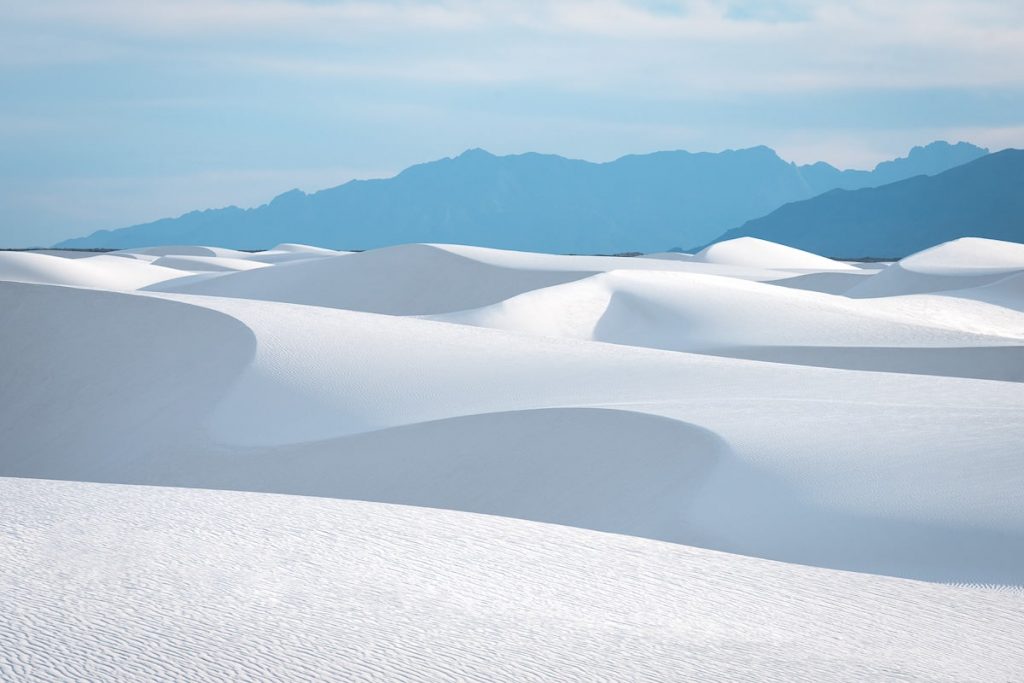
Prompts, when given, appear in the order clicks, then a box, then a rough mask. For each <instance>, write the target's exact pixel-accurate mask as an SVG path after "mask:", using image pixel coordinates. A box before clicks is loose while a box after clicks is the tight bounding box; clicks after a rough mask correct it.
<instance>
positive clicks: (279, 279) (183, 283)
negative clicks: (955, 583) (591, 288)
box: [149, 244, 792, 315]
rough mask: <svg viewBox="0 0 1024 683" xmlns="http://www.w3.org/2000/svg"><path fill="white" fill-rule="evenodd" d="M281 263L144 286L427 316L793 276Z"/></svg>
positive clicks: (414, 251)
mask: <svg viewBox="0 0 1024 683" xmlns="http://www.w3.org/2000/svg"><path fill="white" fill-rule="evenodd" d="M286 265H288V267H287V268H275V269H271V270H262V271H260V272H254V273H244V274H242V273H236V274H232V275H230V276H226V277H222V278H217V279H203V280H198V281H188V280H179V281H178V282H169V283H166V285H157V286H154V287H151V288H149V289H151V290H152V291H163V292H179V293H185V294H205V295H212V296H225V297H232V298H241V299H258V300H266V301H281V302H285V303H296V304H306V305H311V306H325V307H330V308H344V309H348V310H355V311H367V312H373V313H387V314H390V315H424V314H431V313H448V312H452V311H459V310H464V309H467V308H476V307H479V306H485V305H488V304H492V303H497V302H499V301H502V300H504V299H507V298H509V297H512V296H515V295H517V294H521V293H523V292H528V291H531V290H534V289H538V288H543V287H549V286H552V285H557V284H562V283H564V282H572V281H574V280H579V279H581V278H584V277H587V276H589V275H594V274H596V273H599V272H604V271H608V270H618V269H626V270H672V271H682V272H698V273H705V274H712V275H725V276H729V277H737V278H743V279H751V280H771V279H775V278H781V277H792V273H790V272H780V271H774V270H770V269H766V268H757V267H750V266H733V265H728V264H727V265H721V264H706V263H685V262H674V261H666V260H661V259H647V258H619V257H612V256H557V255H552V254H529V253H525V252H514V251H500V250H497V249H485V248H482V247H463V246H453V245H432V244H407V245H401V246H397V247H388V248H385V249H375V250H373V251H368V252H363V253H358V254H350V255H343V256H334V257H330V258H320V259H315V260H311V259H304V260H303V261H302V262H301V263H291V264H286Z"/></svg>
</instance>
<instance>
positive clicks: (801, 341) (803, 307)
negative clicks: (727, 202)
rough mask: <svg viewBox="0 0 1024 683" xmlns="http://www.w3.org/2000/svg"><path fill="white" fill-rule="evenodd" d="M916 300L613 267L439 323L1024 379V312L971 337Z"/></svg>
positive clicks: (861, 366) (442, 317)
mask: <svg viewBox="0 0 1024 683" xmlns="http://www.w3.org/2000/svg"><path fill="white" fill-rule="evenodd" d="M940 303H944V302H940ZM912 304H913V302H903V306H902V307H894V306H892V305H890V304H881V305H879V304H876V303H874V302H871V301H858V300H851V299H847V298H845V297H838V296H832V295H829V294H824V293H819V292H812V291H801V290H798V289H790V288H785V289H783V288H779V287H776V286H775V285H773V284H770V283H768V284H766V283H759V282H748V281H745V280H738V279H735V278H724V277H719V276H708V275H699V274H694V273H680V272H657V271H613V272H609V273H602V274H600V275H596V276H592V277H589V278H586V279H583V280H580V281H577V282H572V283H568V284H564V285H560V286H557V287H548V288H545V289H539V290H535V291H531V292H527V293H525V294H521V295H519V296H516V297H513V298H511V299H507V300H505V301H502V302H499V303H497V304H492V305H491V306H486V307H483V308H479V309H474V310H469V311H459V312H456V313H450V314H446V315H440V316H434V317H433V318H434V319H436V320H445V321H449V322H456V323H462V324H469V325H478V326H483V327H492V328H496V329H503V330H509V331H515V332H521V333H525V334H530V335H541V336H548V337H565V338H571V339H581V340H592V341H604V342H611V343H615V344H625V345H630V346H646V347H651V348H661V349H670V350H674V351H698V352H701V353H711V354H717V355H727V356H736V357H741V358H752V359H761V360H772V361H779V362H786V363H794V364H800V365H823V366H827V367H836V368H846V369H857V370H885V371H890V372H910V373H916V374H934V375H945V376H958V377H978V378H982V379H1008V380H1016V381H1020V380H1024V348H1022V347H1021V342H1022V340H1024V316H1020V315H1015V314H1014V313H1012V312H1005V311H1004V312H1002V315H1000V316H998V317H995V318H993V317H990V316H986V317H985V322H987V323H988V325H987V326H986V327H987V329H984V331H982V329H980V326H977V325H976V326H973V327H972V328H971V331H970V332H968V331H967V330H966V329H964V327H963V326H962V325H961V324H960V321H959V320H956V319H955V318H953V320H952V322H951V316H950V315H949V312H950V311H943V310H941V307H940V306H937V305H934V302H933V305H932V307H931V310H930V311H928V313H929V315H928V316H927V317H926V316H922V315H919V316H917V317H910V316H908V315H907V310H908V309H909V308H910V307H911V305H912ZM956 307H957V304H955V303H952V302H951V303H949V304H948V305H947V306H946V308H949V309H951V310H952V309H955V308H956ZM981 319H982V316H981V315H978V316H976V320H981Z"/></svg>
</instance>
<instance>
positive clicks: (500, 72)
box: [0, 0, 1024, 246]
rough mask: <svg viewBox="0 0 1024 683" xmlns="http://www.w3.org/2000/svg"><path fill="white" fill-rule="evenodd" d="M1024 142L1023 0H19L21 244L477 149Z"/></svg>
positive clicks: (3, 241) (886, 149)
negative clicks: (353, 0) (352, 0)
mask: <svg viewBox="0 0 1024 683" xmlns="http://www.w3.org/2000/svg"><path fill="white" fill-rule="evenodd" d="M934 139H948V140H951V141H956V140H969V141H971V142H975V143H977V144H981V145H984V146H988V147H990V148H992V149H1002V148H1005V147H1024V2H1021V1H1020V0H945V1H943V0H928V1H925V0H900V1H898V2H897V1H895V0H836V1H825V2H809V1H807V2H805V1H803V0H764V1H761V2H759V1H756V0H744V1H741V0H735V1H729V0H721V1H719V0H679V1H676V0H657V1H655V0H651V1H648V2H639V1H637V2H632V1H629V0H600V1H597V2H581V1H578V0H550V1H548V2H539V1H534V0H518V1H504V0H500V1H499V0H479V1H478V2H461V1H437V2H399V1H385V2H344V1H339V2H334V1H330V0H305V1H299V0H244V1H243V0H173V1H169V0H150V1H145V0H89V1H85V0H33V1H32V2H24V1H14V0H0V246H5V245H6V246H27V245H40V244H49V243H52V242H54V241H57V240H59V239H62V238H65V237H71V236H77V235H81V234H85V233H88V232H91V231H92V230H95V229H99V228H115V227H123V226H125V225H129V224H133V223H139V222H144V221H148V220H153V219H156V218H160V217H164V216H169V215H178V214H180V213H183V212H185V211H188V210H191V209H196V208H207V207H216V206H224V205H228V204H237V205H240V206H255V205H258V204H261V203H264V202H266V201H268V200H269V199H270V198H272V197H273V196H274V195H276V194H278V193H280V192H283V191H285V190H288V189H290V188H292V187H299V188H302V189H304V190H307V191H312V190H316V189H321V188H324V187H330V186H333V185H337V184H340V183H341V182H344V181H346V180H349V179H352V178H364V177H381V176H386V175H390V174H392V173H394V172H396V171H398V170H401V169H402V168H404V167H406V166H408V165H410V164H413V163H417V162H421V161H426V160H430V159H435V158H440V157H444V156H452V155H455V154H458V153H459V152H461V151H462V150H464V149H467V148H470V147H484V148H486V149H488V150H490V151H492V152H495V153H514V152H524V151H542V152H553V153H558V154H563V155H566V156H573V157H578V158H584V159H591V160H595V161H602V160H608V159H612V158H615V157H617V156H620V155H622V154H626V153H633V152H645V151H654V150H659V149H689V150H692V151H702V150H709V151H717V150H721V149H726V148H737V147H747V146H752V145H756V144H767V145H770V146H772V147H774V148H775V149H777V150H778V151H779V153H780V154H781V155H782V156H783V157H784V158H786V159H791V160H794V161H797V162H809V161H816V160H819V159H821V160H825V161H829V162H831V163H834V164H836V165H837V166H841V167H871V166H873V165H874V164H875V163H876V162H878V161H880V160H882V159H885V158H891V157H893V156H898V155H901V154H904V153H905V152H906V151H907V150H908V149H909V148H910V147H911V146H912V145H915V144H923V143H926V142H930V141H931V140H934Z"/></svg>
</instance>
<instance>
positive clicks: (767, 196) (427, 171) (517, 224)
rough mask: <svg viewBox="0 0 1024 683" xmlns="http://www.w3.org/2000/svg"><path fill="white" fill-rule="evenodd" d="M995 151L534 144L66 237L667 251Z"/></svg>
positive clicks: (126, 242)
mask: <svg viewBox="0 0 1024 683" xmlns="http://www.w3.org/2000/svg"><path fill="white" fill-rule="evenodd" d="M986 153H987V150H985V149H983V148H979V147H976V146H974V145H970V144H968V143H962V142H961V143H958V144H956V145H950V144H949V143H945V142H935V143H932V144H930V145H928V146H926V147H916V148H914V149H912V150H911V151H910V153H909V154H908V155H907V156H906V157H901V158H899V159H896V160H893V161H890V162H882V163H881V164H878V165H877V166H876V167H875V169H873V170H871V171H862V170H839V169H837V168H835V167H834V166H831V165H829V164H826V163H824V162H818V163H816V164H808V165H802V166H799V165H797V164H795V163H793V162H787V161H784V160H783V159H781V158H780V157H779V156H778V154H777V153H776V152H775V151H774V150H772V149H771V148H769V147H766V146H763V145H762V146H757V147H750V148H745V149H738V150H731V149H730V150H724V151H722V152H687V151H684V150H674V151H661V152H651V153H647V154H629V155H625V156H622V157H619V158H618V159H615V160H612V161H608V162H602V163H594V162H590V161H584V160H580V159H569V158H566V157H562V156H558V155H554V154H541V153H537V152H527V153H523V154H515V155H504V156H497V155H494V154H491V153H490V152H487V151H485V150H483V149H480V148H473V149H469V150H466V151H465V152H463V153H462V154H459V155H457V156H455V157H446V158H444V159H439V160H435V161H430V162H425V163H421V164H416V165H413V166H410V167H408V168H406V169H404V170H403V171H401V172H400V173H398V174H396V175H395V176H393V177H391V178H384V179H374V180H353V181H349V182H347V183H344V184H342V185H338V186H336V187H332V188H327V189H324V190H320V191H318V192H315V193H310V194H306V193H304V192H302V191H300V190H290V191H288V192H285V193H282V194H280V195H278V196H276V197H274V198H273V199H272V200H271V201H270V202H268V203H267V204H263V205H261V206H259V207H255V208H251V209H241V208H238V207H233V206H231V207H225V208H222V209H206V210H202V211H193V212H189V213H186V214H184V215H182V216H179V217H177V218H164V219H160V220H158V221H153V222H150V223H144V224H139V225H134V226H128V227H126V228H121V229H118V230H112V231H111V230H101V231H97V232H94V233H92V234H91V235H89V236H86V237H82V238H75V239H70V240H65V241H63V242H60V243H59V244H58V245H57V246H58V247H65V248H68V247H70V248H82V247H113V248H129V247H142V246H151V245H153V244H171V243H174V244H215V245H219V246H226V247H233V248H240V249H259V248H268V247H270V246H273V245H274V244H277V243H280V242H295V241H299V242H304V243H307V244H316V245H318V246H325V247H331V248H340V249H369V248H375V247H381V246H387V245H391V244H398V243H403V242H451V243H462V244H473V245H479V246H489V247H497V248H505V249H520V250H525V251H548V252H558V253H616V252H625V251H661V250H664V249H665V248H666V247H668V246H671V245H673V244H680V243H684V244H689V245H695V244H701V243H706V242H708V241H709V240H711V239H713V238H715V237H717V236H718V235H719V234H721V233H722V232H724V231H725V230H728V229H730V228H733V227H735V226H736V225H740V224H742V223H744V221H747V220H750V219H752V218H756V217H758V216H763V215H766V214H767V213H770V212H771V211H772V210H774V209H777V208H779V207H780V206H782V205H784V204H786V203H789V202H792V201H799V200H802V199H808V198H810V197H813V196H816V195H818V194H820V193H822V192H824V191H827V190H830V189H833V188H836V187H843V188H860V187H865V186H869V185H872V184H874V183H875V182H876V180H885V179H887V178H889V177H891V176H893V175H897V176H899V175H903V176H905V177H909V176H910V175H917V174H918V173H919V172H937V171H938V170H945V168H946V167H951V166H956V165H959V164H960V163H962V162H963V161H964V160H969V159H971V158H980V157H981V156H983V155H984V154H986ZM887 164H888V165H887Z"/></svg>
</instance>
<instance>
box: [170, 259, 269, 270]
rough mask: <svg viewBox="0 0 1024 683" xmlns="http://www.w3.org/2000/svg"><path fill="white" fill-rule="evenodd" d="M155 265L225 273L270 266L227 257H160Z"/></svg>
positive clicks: (250, 260)
mask: <svg viewBox="0 0 1024 683" xmlns="http://www.w3.org/2000/svg"><path fill="white" fill-rule="evenodd" d="M153 265H154V266H163V267H165V268H177V269H178V270H187V271H191V272H224V271H235V270H255V269H257V268H265V267H266V266H267V265H268V264H266V263H260V262H259V261H253V260H252V259H241V258H230V257H227V256H159V257H157V258H156V259H155V260H154V261H153Z"/></svg>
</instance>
